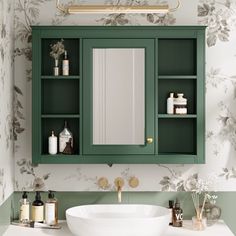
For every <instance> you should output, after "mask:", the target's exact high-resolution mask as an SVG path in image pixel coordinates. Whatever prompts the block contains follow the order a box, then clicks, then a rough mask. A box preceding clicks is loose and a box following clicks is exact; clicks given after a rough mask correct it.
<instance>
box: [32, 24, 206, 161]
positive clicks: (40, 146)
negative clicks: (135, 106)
mask: <svg viewBox="0 0 236 236" xmlns="http://www.w3.org/2000/svg"><path fill="white" fill-rule="evenodd" d="M32 32H33V80H32V93H33V96H32V97H33V101H32V117H33V121H32V129H33V131H32V144H33V150H32V161H33V163H39V164H40V163H42V164H76V163H91V164H93V163H94V164H96V163H98V164H102V163H107V164H115V163H120V164H122V163H134V164H144V163H146V164H148V163H150V164H152V163H153V164H155V163H165V164H201V163H204V162H205V137H204V135H205V69H204V68H205V27H203V26H168V27H167V26H124V27H123V26H119V27H110V26H109V27H105V26H32ZM61 39H63V40H64V41H63V43H64V45H65V48H66V50H67V51H68V55H69V59H70V75H69V76H62V75H59V76H53V74H52V71H53V66H54V60H53V59H52V58H51V57H50V56H49V53H50V50H51V48H50V46H51V45H52V44H54V43H56V42H57V41H60V40H61ZM96 45H100V46H99V47H103V48H106V47H108V48H109V47H116V48H119V47H121V48H122V47H126V48H127V47H131V48H132V47H141V48H142V47H143V48H145V50H146V74H145V81H146V92H145V96H146V101H145V102H146V115H145V120H146V127H145V129H146V130H145V133H146V135H147V136H149V135H150V134H151V135H152V136H153V139H154V142H153V144H151V145H150V146H145V145H148V144H145V145H144V146H142V147H141V146H138V145H133V146H132V145H131V146H130V145H128V146H126V147H124V146H123V147H122V146H120V145H112V146H111V145H102V147H101V145H93V144H92V127H93V126H92V92H91V91H92V83H91V73H92V71H91V69H92V67H91V60H92V57H91V54H90V51H91V49H92V47H93V46H95V47H96ZM147 62H148V63H147ZM170 92H174V93H184V97H186V98H187V99H188V114H186V115H169V114H167V111H166V100H167V98H168V96H169V93H170ZM65 120H66V121H67V122H68V124H69V128H70V130H71V131H72V133H73V135H74V154H73V155H62V154H56V155H49V154H48V136H50V133H51V131H52V130H53V131H54V132H55V133H56V135H58V134H59V132H60V131H61V130H62V129H63V126H64V121H65Z"/></svg>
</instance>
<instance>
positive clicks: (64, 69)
mask: <svg viewBox="0 0 236 236" xmlns="http://www.w3.org/2000/svg"><path fill="white" fill-rule="evenodd" d="M62 75H69V59H68V54H67V51H65V52H64V58H63V61H62Z"/></svg>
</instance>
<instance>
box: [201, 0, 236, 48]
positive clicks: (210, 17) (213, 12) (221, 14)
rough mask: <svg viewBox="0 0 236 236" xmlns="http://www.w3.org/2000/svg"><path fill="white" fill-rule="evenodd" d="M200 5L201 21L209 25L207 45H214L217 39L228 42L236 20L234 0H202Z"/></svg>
mask: <svg viewBox="0 0 236 236" xmlns="http://www.w3.org/2000/svg"><path fill="white" fill-rule="evenodd" d="M200 3H201V4H199V5H198V16H199V23H200V24H203V25H207V26H208V29H207V45H208V46H209V47H212V46H214V45H216V43H217V41H218V40H220V41H221V42H228V41H229V37H230V33H231V29H230V28H231V26H232V25H233V23H235V20H236V11H235V10H236V8H234V6H233V5H234V4H235V3H234V1H233V0H224V1H215V0H210V1H209V0H202V1H200Z"/></svg>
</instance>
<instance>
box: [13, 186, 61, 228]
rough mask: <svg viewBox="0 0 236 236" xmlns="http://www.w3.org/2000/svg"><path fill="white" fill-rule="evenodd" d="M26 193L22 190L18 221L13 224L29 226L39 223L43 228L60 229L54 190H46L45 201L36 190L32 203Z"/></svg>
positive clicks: (32, 226)
mask: <svg viewBox="0 0 236 236" xmlns="http://www.w3.org/2000/svg"><path fill="white" fill-rule="evenodd" d="M27 193H28V192H26V191H24V192H23V194H22V198H21V199H20V204H19V205H20V209H19V212H20V214H19V221H17V222H13V224H14V225H19V226H25V227H31V228H34V227H35V225H36V224H40V226H41V227H44V228H45V227H47V228H51V229H60V228H61V227H60V226H59V225H58V200H57V199H56V198H55V195H54V191H52V190H49V191H48V199H47V200H46V201H45V202H43V201H42V199H41V192H39V191H36V195H35V200H34V201H33V202H32V203H31V202H30V200H29V199H28V194H27ZM38 226H39V225H38ZM40 226H39V227H40Z"/></svg>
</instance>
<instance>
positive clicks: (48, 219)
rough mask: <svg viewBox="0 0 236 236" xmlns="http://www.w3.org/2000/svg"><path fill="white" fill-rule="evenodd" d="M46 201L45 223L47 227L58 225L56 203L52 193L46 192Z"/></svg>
mask: <svg viewBox="0 0 236 236" xmlns="http://www.w3.org/2000/svg"><path fill="white" fill-rule="evenodd" d="M48 192H49V193H48V200H47V201H46V202H45V223H46V224H47V225H57V224H58V201H57V199H56V198H55V196H54V191H51V190H49V191H48Z"/></svg>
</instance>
